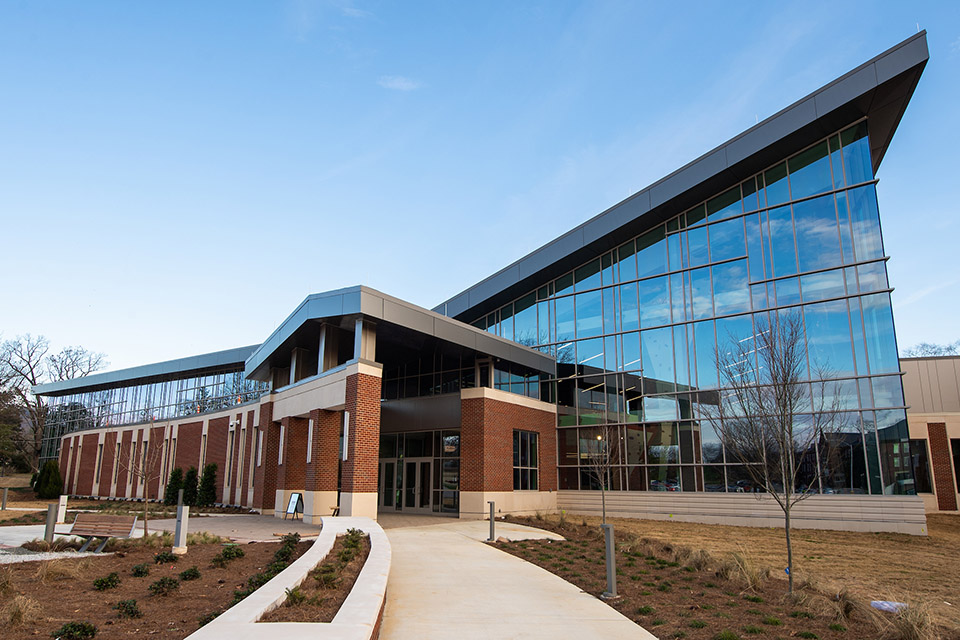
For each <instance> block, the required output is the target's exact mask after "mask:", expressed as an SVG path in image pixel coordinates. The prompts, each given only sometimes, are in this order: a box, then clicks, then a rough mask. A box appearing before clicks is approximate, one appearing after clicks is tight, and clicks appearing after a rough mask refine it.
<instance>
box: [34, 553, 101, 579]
mask: <svg viewBox="0 0 960 640" xmlns="http://www.w3.org/2000/svg"><path fill="white" fill-rule="evenodd" d="M89 566H90V561H89V560H87V559H86V558H81V559H80V560H67V559H64V560H44V561H42V562H41V563H40V564H39V566H38V567H37V572H36V574H35V577H36V578H37V580H39V581H40V582H41V583H42V584H49V583H51V582H56V581H57V580H71V579H74V580H75V579H78V578H82V577H83V574H84V573H86V571H87V569H88V568H89Z"/></svg>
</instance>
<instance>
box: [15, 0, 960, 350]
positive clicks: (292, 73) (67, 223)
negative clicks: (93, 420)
mask: <svg viewBox="0 0 960 640" xmlns="http://www.w3.org/2000/svg"><path fill="white" fill-rule="evenodd" d="M678 6H679V5H676V4H673V5H668V4H667V3H660V4H653V3H649V4H647V3H638V2H585V3H578V2H560V1H548V2H482V3H479V2H478V3H456V2H416V3H382V2H353V3H349V2H313V1H308V0H300V1H296V2H274V3H252V2H251V3H241V2H233V1H230V2H204V3H187V2H179V3H178V2H140V3H129V2H119V1H118V2H93V1H88V2H82V3H63V2H59V3H58V2H15V1H12V0H0V220H2V222H3V225H2V227H0V229H2V233H3V236H2V237H3V238H4V242H3V245H4V246H3V250H2V252H0V270H2V274H3V280H2V282H3V284H2V285H0V286H2V292H3V304H2V307H0V308H2V311H0V332H2V337H3V338H9V337H13V336H15V335H17V334H20V333H25V332H32V333H34V334H37V333H41V334H45V335H46V336H48V337H49V338H50V339H51V340H52V341H53V343H54V344H55V345H57V346H65V345H83V346H85V347H87V348H90V349H94V350H98V351H102V352H104V353H106V354H107V356H108V359H109V361H110V362H111V368H121V367H127V366H133V365H136V364H142V363H146V362H153V361H158V360H165V359H169V358H176V357H181V356H186V355H191V354H194V353H202V352H207V351H215V350H219V349H226V348H230V347H234V346H239V345H245V344H253V343H257V342H260V341H262V340H264V339H265V338H266V337H267V336H268V335H269V334H270V332H271V331H273V329H274V328H276V326H277V325H278V324H279V323H280V322H281V321H282V320H283V318H284V317H285V316H286V315H287V314H288V313H289V312H290V311H292V310H293V308H294V307H295V306H296V305H297V304H298V303H299V302H300V301H301V300H302V299H303V298H304V297H305V296H306V295H308V294H309V293H312V292H318V291H325V290H329V289H335V288H339V287H344V286H350V285H354V284H366V285H368V286H371V287H374V288H377V289H380V290H382V291H384V292H386V293H389V294H391V295H395V296H398V297H401V298H404V299H406V300H409V301H411V302H414V303H416V304H420V305H422V306H425V307H432V306H434V305H436V304H438V303H440V302H442V301H443V300H445V299H447V298H449V297H450V296H452V295H454V294H456V293H458V292H459V291H461V290H463V289H464V288H466V287H468V286H470V285H472V284H473V283H475V282H477V281H478V280H480V279H482V278H484V277H486V276H488V275H490V274H491V273H493V272H494V271H496V270H498V269H500V268H502V267H503V266H505V265H507V264H509V263H510V262H512V261H514V260H516V259H517V258H519V257H521V256H523V255H525V254H526V253H528V252H530V251H532V250H534V249H536V248H537V247H538V246H540V245H542V244H544V243H545V242H547V241H549V240H551V239H553V238H554V237H556V236H557V235H560V234H561V233H563V232H565V231H567V230H568V229H570V228H571V227H573V226H575V225H577V224H580V223H581V222H583V221H585V220H587V219H588V218H590V217H592V216H594V215H596V214H597V213H599V212H601V211H603V210H604V209H606V208H608V207H609V206H611V205H613V204H615V203H616V202H618V201H620V200H622V199H623V198H625V197H627V196H628V195H630V194H632V193H634V192H636V191H638V190H640V189H642V188H644V187H645V186H647V185H649V184H650V183H651V182H654V181H655V180H657V179H659V178H661V177H663V176H664V175H666V174H668V173H670V172H671V171H673V170H675V169H677V168H678V167H680V166H682V165H683V164H685V163H687V162H689V161H690V160H692V159H694V158H695V157H697V156H699V155H701V154H702V153H704V152H705V151H708V150H709V149H711V148H713V147H715V146H716V145H718V144H720V143H722V142H724V141H725V140H727V139H729V138H731V137H733V136H735V135H736V134H738V133H740V132H741V131H743V130H744V129H746V128H748V127H750V126H752V125H753V124H755V122H756V121H757V119H758V118H759V119H763V118H765V117H767V116H769V115H771V114H773V113H775V112H776V111H778V110H780V109H781V108H783V107H785V106H786V105H788V104H790V103H791V102H793V101H795V100H797V99H798V98H800V97H802V96H803V95H805V94H807V93H809V92H810V91H813V90H815V89H817V88H818V87H820V86H821V85H823V84H825V83H826V82H829V81H830V80H832V79H834V78H835V77H837V76H839V75H841V74H843V73H845V72H846V71H848V70H850V69H851V68H853V67H855V66H857V65H859V64H860V63H862V62H864V61H866V60H868V59H869V58H871V57H873V56H874V55H876V54H878V53H880V52H881V51H883V50H885V49H887V48H889V47H890V46H893V45H894V44H896V43H897V42H899V41H901V40H903V39H905V38H907V37H909V36H910V35H912V34H914V33H916V31H917V25H918V24H919V26H920V28H924V29H927V31H928V38H929V46H930V63H929V64H928V65H927V69H926V71H925V72H924V76H923V78H922V79H921V82H920V85H919V87H918V89H917V92H916V94H915V95H914V98H913V101H912V103H911V104H910V106H909V108H908V110H907V112H906V115H905V117H904V119H903V121H902V123H901V125H900V129H899V131H898V133H897V135H896V137H895V138H894V140H893V143H892V145H891V146H890V149H889V151H888V154H887V156H886V158H885V160H884V164H883V166H882V167H881V169H880V172H879V174H878V178H880V183H879V186H878V190H879V197H880V208H881V216H882V221H883V227H884V239H885V242H886V250H887V253H888V254H889V255H890V256H892V257H891V260H890V262H889V263H888V269H889V274H890V280H891V284H892V285H893V286H895V287H896V288H897V290H896V292H895V293H894V312H895V316H896V323H897V331H898V341H899V343H900V345H901V347H904V346H909V345H911V344H914V343H916V342H919V341H937V342H948V341H949V342H952V341H954V340H957V339H960V328H958V327H957V324H956V322H955V321H954V320H953V318H955V317H957V316H958V315H960V295H958V294H960V251H958V250H957V244H958V243H957V238H958V231H960V222H958V220H960V216H958V215H957V213H958V212H957V205H956V197H955V192H956V189H955V185H956V172H957V160H956V154H955V152H954V150H955V149H956V148H958V146H960V127H958V126H957V116H958V106H957V105H958V104H960V82H958V78H960V3H956V2H941V3H902V2H896V3H895V2H869V3H867V2H843V3H838V2H803V3H712V2H710V3H707V2H705V3H687V4H684V5H683V6H684V8H683V9H682V10H678V9H677V8H676V7H678Z"/></svg>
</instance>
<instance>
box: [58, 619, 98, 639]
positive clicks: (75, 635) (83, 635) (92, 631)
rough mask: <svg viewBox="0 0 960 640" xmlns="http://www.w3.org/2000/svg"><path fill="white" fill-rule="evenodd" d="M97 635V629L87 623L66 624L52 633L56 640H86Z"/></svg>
mask: <svg viewBox="0 0 960 640" xmlns="http://www.w3.org/2000/svg"><path fill="white" fill-rule="evenodd" d="M95 635H97V628H96V627H95V626H93V625H92V624H90V623H89V622H68V623H66V624H65V625H63V626H62V627H60V628H59V629H57V630H56V631H54V632H53V633H51V634H50V636H51V637H53V638H57V640H87V639H88V638H92V637H94V636H95Z"/></svg>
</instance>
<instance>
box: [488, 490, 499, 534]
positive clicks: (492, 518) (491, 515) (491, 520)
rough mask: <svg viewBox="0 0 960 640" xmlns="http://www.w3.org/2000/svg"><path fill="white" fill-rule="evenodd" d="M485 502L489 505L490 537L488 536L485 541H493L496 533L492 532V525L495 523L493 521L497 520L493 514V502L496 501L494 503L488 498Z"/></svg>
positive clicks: (494, 510)
mask: <svg viewBox="0 0 960 640" xmlns="http://www.w3.org/2000/svg"><path fill="white" fill-rule="evenodd" d="M487 504H488V505H490V538H488V540H487V542H495V541H496V540H497V535H496V533H495V532H494V525H495V523H496V521H497V518H496V515H495V513H496V506H495V504H496V503H494V501H493V500H490V501H489V502H487Z"/></svg>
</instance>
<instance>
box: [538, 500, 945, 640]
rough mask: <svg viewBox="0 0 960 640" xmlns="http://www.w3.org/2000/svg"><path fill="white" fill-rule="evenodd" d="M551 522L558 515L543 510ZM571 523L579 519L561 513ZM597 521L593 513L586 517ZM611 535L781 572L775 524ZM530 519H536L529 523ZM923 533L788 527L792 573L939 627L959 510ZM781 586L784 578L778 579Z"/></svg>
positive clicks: (636, 525)
mask: <svg viewBox="0 0 960 640" xmlns="http://www.w3.org/2000/svg"><path fill="white" fill-rule="evenodd" d="M543 517H544V518H545V519H546V520H547V521H551V522H554V523H556V522H557V520H558V516H556V515H547V516H543ZM567 519H568V520H569V521H571V522H576V523H578V524H579V523H581V521H583V520H584V518H582V517H580V516H568V517H567ZM586 521H587V522H588V523H589V524H590V525H599V524H600V518H586ZM609 521H610V522H612V523H613V524H614V525H615V529H616V531H617V532H618V533H624V534H633V535H636V536H639V537H648V538H654V539H657V540H659V541H662V542H667V543H671V544H674V545H683V546H687V547H690V548H691V549H694V550H698V549H706V550H707V551H710V552H711V553H714V554H718V555H721V556H729V555H730V554H732V553H733V552H737V551H742V552H745V553H746V555H747V556H748V557H749V558H750V559H752V560H754V561H755V562H756V563H757V564H760V565H764V566H767V567H770V568H771V570H772V574H773V575H774V576H776V577H778V578H785V577H786V576H785V574H784V568H785V567H786V548H785V543H784V532H783V530H782V529H771V528H753V527H733V526H723V525H704V524H695V523H688V522H676V521H661V520H637V519H625V518H611V519H609ZM531 524H534V525H536V521H534V522H532V523H531ZM927 524H928V529H929V535H928V536H911V535H905V534H895V533H853V532H845V531H817V530H811V529H795V530H794V531H793V551H794V565H795V569H794V571H795V575H797V576H809V577H810V578H812V579H813V580H815V581H817V582H820V583H823V584H824V585H825V586H827V587H830V586H832V587H834V588H837V589H838V588H840V587H846V588H847V589H848V590H850V591H851V592H852V593H854V594H856V595H858V596H860V597H861V598H863V599H864V600H868V599H869V600H899V601H904V600H906V601H908V602H923V603H925V604H927V605H928V606H930V608H931V610H932V613H933V615H934V616H935V618H936V619H937V620H938V621H939V622H941V623H942V624H944V625H947V626H949V627H952V628H955V629H960V553H958V550H960V516H955V515H930V516H927ZM784 588H785V584H784Z"/></svg>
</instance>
